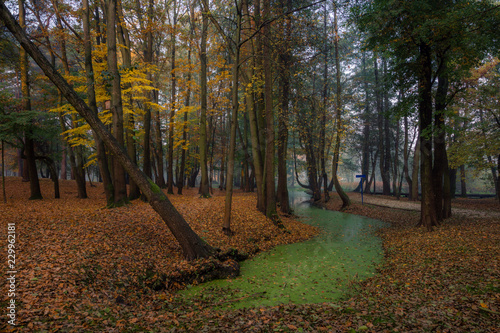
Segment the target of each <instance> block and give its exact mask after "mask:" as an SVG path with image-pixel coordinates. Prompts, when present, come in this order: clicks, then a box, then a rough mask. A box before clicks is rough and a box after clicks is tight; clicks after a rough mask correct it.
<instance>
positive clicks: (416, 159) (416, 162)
mask: <svg viewBox="0 0 500 333" xmlns="http://www.w3.org/2000/svg"><path fill="white" fill-rule="evenodd" d="M419 169H420V135H419V136H418V137H417V143H416V144H415V152H414V153H413V169H412V174H411V179H412V183H411V189H410V191H411V198H412V200H414V201H417V200H418V171H419ZM420 181H422V180H420Z"/></svg>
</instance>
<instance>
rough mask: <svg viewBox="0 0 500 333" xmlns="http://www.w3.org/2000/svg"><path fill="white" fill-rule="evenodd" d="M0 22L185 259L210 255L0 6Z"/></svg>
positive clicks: (0, 5) (208, 246)
mask: <svg viewBox="0 0 500 333" xmlns="http://www.w3.org/2000/svg"><path fill="white" fill-rule="evenodd" d="M0 19H1V20H2V21H3V22H4V24H5V26H6V27H7V28H8V29H9V30H10V31H11V32H12V34H13V35H14V37H15V38H16V39H17V40H18V41H19V43H20V44H21V46H22V47H23V48H24V49H25V50H26V51H27V52H28V53H29V54H30V55H31V57H32V58H33V59H34V60H35V61H36V63H37V64H38V66H40V68H41V69H42V71H43V72H44V73H45V75H46V76H47V77H48V78H49V79H50V80H51V81H52V82H53V83H54V84H55V85H56V87H58V88H59V90H60V91H61V92H62V93H63V95H64V96H65V97H66V99H67V100H68V101H69V102H70V103H71V105H72V106H73V107H74V108H75V110H76V111H77V112H78V113H79V114H80V115H81V116H82V117H83V118H84V119H85V120H86V121H87V122H88V124H89V125H90V127H91V128H92V129H93V130H94V131H96V133H97V134H98V135H99V136H100V137H101V139H102V140H103V141H104V142H105V143H106V145H107V146H108V149H109V151H110V152H111V153H112V154H113V156H114V157H115V159H116V160H118V161H119V162H120V163H121V164H122V165H123V167H124V168H125V169H126V170H127V172H128V173H129V175H130V177H132V179H134V181H135V182H136V183H137V184H138V185H139V188H140V189H141V191H142V193H144V194H145V195H146V197H147V199H148V202H149V204H150V205H151V207H152V208H153V209H154V210H155V211H156V212H157V213H158V214H159V215H160V216H161V217H162V219H163V220H164V221H165V223H166V225H167V226H168V228H169V229H170V230H171V231H172V234H173V235H174V237H175V238H176V239H177V241H178V242H179V244H180V246H181V248H182V250H183V253H184V256H185V258H186V259H188V260H191V259H196V258H201V257H208V256H210V255H212V254H213V253H214V249H213V248H212V247H211V246H210V245H208V244H207V243H206V242H205V241H203V240H202V239H201V238H200V237H199V236H198V235H197V234H196V233H195V232H194V231H193V230H192V229H191V227H190V226H189V224H187V222H186V221H185V220H184V218H183V217H182V215H180V214H179V212H178V211H177V210H176V209H175V207H174V206H173V205H172V203H171V202H170V201H169V200H168V198H167V197H166V196H165V195H164V194H163V192H162V191H161V189H160V188H159V187H158V186H156V185H155V184H154V183H153V182H152V181H151V179H149V178H148V177H146V175H145V174H144V173H143V172H142V171H141V170H140V169H139V168H138V167H137V165H135V164H134V163H133V162H132V161H131V160H130V159H129V158H128V156H127V153H126V152H125V150H124V148H123V146H121V145H120V144H119V143H118V141H117V140H116V138H114V137H113V136H112V135H111V133H109V131H108V130H107V129H106V127H105V126H104V124H103V123H102V122H101V121H100V120H99V118H98V117H97V116H96V115H95V114H94V113H93V112H92V110H91V109H90V108H89V107H88V105H87V104H85V102H84V101H83V100H82V99H81V98H80V96H78V94H77V93H76V92H75V91H74V90H73V88H71V86H70V85H69V84H68V82H67V81H66V80H65V79H64V78H63V77H62V76H61V75H60V74H59V73H58V72H57V70H56V69H55V68H54V67H52V66H51V64H50V62H49V61H48V60H47V59H46V58H45V57H44V56H43V54H42V53H41V52H40V50H39V49H38V48H37V47H36V46H35V45H34V44H33V43H32V42H31V41H30V40H29V39H28V37H27V36H26V34H25V33H24V32H23V30H22V29H21V27H20V26H19V24H18V23H17V22H16V20H15V19H14V17H13V16H12V14H11V13H10V12H9V10H8V9H7V7H5V4H4V3H3V2H0Z"/></svg>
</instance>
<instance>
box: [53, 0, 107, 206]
mask: <svg viewBox="0 0 500 333" xmlns="http://www.w3.org/2000/svg"><path fill="white" fill-rule="evenodd" d="M82 7H83V8H82V9H83V20H82V22H83V42H84V52H85V73H86V76H87V96H88V102H89V107H90V109H91V110H92V111H93V112H94V114H95V115H97V102H96V96H95V89H94V87H95V85H94V82H95V78H94V69H93V66H92V41H91V36H90V12H91V10H90V7H89V3H88V0H83V2H82ZM94 141H95V145H96V150H97V163H98V164H99V170H100V173H101V178H102V182H103V187H104V194H105V195H106V202H107V204H108V205H112V204H113V202H114V188H113V182H112V179H111V174H110V173H109V166H108V158H107V157H106V148H105V146H104V142H103V141H102V140H101V138H100V137H99V136H98V135H97V134H96V133H95V132H94ZM61 172H62V170H61ZM64 172H66V170H64Z"/></svg>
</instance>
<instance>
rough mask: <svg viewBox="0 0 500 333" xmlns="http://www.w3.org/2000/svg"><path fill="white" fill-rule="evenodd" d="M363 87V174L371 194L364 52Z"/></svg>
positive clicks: (365, 190) (368, 114)
mask: <svg viewBox="0 0 500 333" xmlns="http://www.w3.org/2000/svg"><path fill="white" fill-rule="evenodd" d="M362 65H363V82H364V83H363V87H364V90H365V110H364V112H363V123H364V124H363V153H362V158H361V173H362V174H363V175H365V176H366V182H365V189H364V192H366V193H369V192H370V185H371V182H369V181H368V180H369V171H370V103H369V92H368V78H367V73H366V56H365V52H363V58H362Z"/></svg>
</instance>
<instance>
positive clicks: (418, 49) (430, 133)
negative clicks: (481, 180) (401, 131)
mask: <svg viewBox="0 0 500 333" xmlns="http://www.w3.org/2000/svg"><path fill="white" fill-rule="evenodd" d="M358 9H359V11H358V12H357V14H360V15H358V18H359V21H358V22H359V23H360V26H361V27H362V28H363V29H364V30H367V31H368V32H369V33H371V37H370V38H369V40H368V42H369V43H368V44H369V46H370V47H372V48H380V47H383V48H385V49H386V53H387V54H388V55H390V56H391V57H392V58H393V59H394V60H395V62H396V63H398V64H400V67H399V70H400V71H401V72H404V73H405V75H406V76H408V75H411V76H412V77H414V78H415V79H417V80H418V87H417V89H416V91H417V96H418V114H419V134H420V153H421V156H420V158H421V170H420V175H421V177H420V178H421V185H422V186H421V187H422V201H421V219H420V224H422V225H424V226H425V227H426V228H427V229H428V230H432V228H433V226H435V225H437V223H438V214H437V212H436V205H435V199H436V198H435V193H434V188H435V186H436V184H435V182H436V181H439V182H440V183H441V181H442V180H441V179H440V180H437V179H436V178H438V177H436V178H433V176H432V168H433V160H436V158H437V159H438V163H439V161H440V160H441V159H442V156H440V155H442V154H443V153H444V152H443V150H442V149H440V148H439V147H438V150H437V151H435V150H433V145H432V142H433V138H434V135H435V134H436V133H435V132H434V129H436V128H438V127H439V126H438V125H439V124H438V125H436V124H435V123H434V118H435V117H434V112H433V84H434V80H435V78H436V77H438V76H442V74H443V73H444V72H446V73H448V74H450V73H452V72H451V70H447V68H450V67H449V66H443V65H446V62H443V60H444V59H447V60H448V61H450V63H451V62H452V63H453V64H454V67H453V76H454V78H453V79H454V80H455V81H458V80H460V79H461V78H462V77H463V76H464V73H466V72H467V71H468V69H470V68H471V66H473V65H474V64H475V63H476V62H477V61H478V60H480V59H482V58H483V57H484V56H485V55H486V54H487V53H488V52H491V51H496V50H498V43H499V40H498V38H497V30H498V23H499V21H500V19H499V17H500V10H499V7H498V6H496V5H495V4H494V3H492V2H491V1H488V0H480V1H473V2H470V1H465V0H459V1H438V2H436V1H431V0H422V1H405V2H394V1H388V0H376V1H372V2H370V3H365V4H362V5H361V6H360V7H358ZM479 17H481V19H479ZM457 31H461V32H463V33H457ZM458 59H460V60H459V61H458ZM438 85H439V84H438ZM441 89H442V88H441ZM450 97H451V96H449V95H448V97H447V99H449V98H450ZM436 154H437V155H436ZM442 164H443V163H441V165H442ZM439 178H440V177H439ZM441 199H442V198H439V199H438V200H441Z"/></svg>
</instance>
